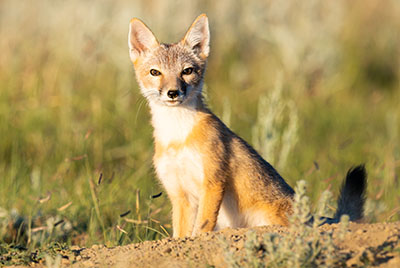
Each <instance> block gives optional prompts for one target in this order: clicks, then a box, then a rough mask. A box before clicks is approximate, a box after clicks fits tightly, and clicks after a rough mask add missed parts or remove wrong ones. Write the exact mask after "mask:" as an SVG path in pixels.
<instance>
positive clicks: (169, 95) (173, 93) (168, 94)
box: [167, 89, 179, 99]
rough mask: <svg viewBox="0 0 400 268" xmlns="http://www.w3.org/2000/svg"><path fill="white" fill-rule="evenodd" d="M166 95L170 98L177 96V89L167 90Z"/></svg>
mask: <svg viewBox="0 0 400 268" xmlns="http://www.w3.org/2000/svg"><path fill="white" fill-rule="evenodd" d="M167 96H168V97H170V98H171V99H175V98H177V97H178V96H179V91H178V90H175V89H173V90H168V92H167Z"/></svg>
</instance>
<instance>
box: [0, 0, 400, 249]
mask: <svg viewBox="0 0 400 268" xmlns="http://www.w3.org/2000/svg"><path fill="white" fill-rule="evenodd" d="M285 3H286V5H282V4H281V3H279V4H278V3H275V2H274V1H266V2H265V1H264V2H263V3H259V2H257V1H247V2H246V3H244V2H241V1H233V0H232V1H230V0H222V1H218V5H214V4H211V2H210V3H202V4H200V2H195V1H187V2H180V1H163V2H162V3H158V4H156V3H155V2H154V3H153V2H149V1H127V0H118V1H113V2H112V4H111V2H107V1H84V2H82V1H68V2H65V1H49V0H40V1H36V2H35V4H33V3H28V2H25V1H12V0H3V1H1V2H0V36H1V38H0V50H1V51H2V53H1V57H0V137H1V139H0V242H1V243H3V245H12V246H22V247H24V248H27V249H29V250H30V251H34V250H36V249H38V248H40V247H44V246H46V245H49V244H52V243H55V242H62V243H66V245H80V246H90V245H93V244H97V243H101V244H106V245H109V246H113V245H122V244H127V243H133V242H139V241H144V240H151V239H160V238H162V237H165V236H168V235H169V233H171V226H170V216H169V214H170V208H171V207H170V204H169V202H168V198H167V196H166V193H165V192H164V190H163V189H162V187H161V186H160V185H159V183H158V182H157V180H156V178H155V174H154V171H153V168H152V152H153V147H152V146H153V145H152V129H151V126H150V123H149V119H150V118H149V113H148V109H147V107H146V104H145V101H144V99H143V98H142V97H141V96H140V93H139V90H138V88H137V84H136V81H135V77H134V72H133V68H132V66H131V63H130V62H129V57H128V52H127V40H126V39H127V37H126V35H127V27H128V22H129V20H130V18H131V17H134V16H136V17H140V18H142V19H143V20H144V21H145V22H146V23H147V24H148V25H149V26H150V27H151V28H152V29H153V30H154V32H155V34H156V35H157V36H159V38H160V40H162V41H167V42H169V41H176V40H177V39H178V38H180V37H181V36H183V33H184V31H185V30H186V28H187V27H188V26H189V25H190V23H191V22H192V20H193V19H194V18H195V17H196V16H197V15H198V14H200V13H201V12H207V14H208V16H209V18H210V25H211V36H212V42H211V47H212V49H211V56H210V59H209V64H208V72H207V74H206V86H205V87H206V88H205V91H206V93H207V99H208V103H209V105H210V107H211V108H212V109H213V111H215V113H216V114H217V115H218V116H220V117H222V118H223V119H224V120H226V121H227V122H229V125H230V127H231V128H232V129H233V130H234V131H235V132H237V133H238V134H239V135H240V136H242V137H243V138H245V139H246V140H247V141H249V142H252V143H253V145H254V146H255V147H256V148H257V149H258V150H259V151H260V152H262V153H263V154H264V157H265V158H266V160H268V161H270V162H271V164H273V165H274V166H276V167H277V168H278V170H279V172H280V173H281V174H282V176H283V177H284V178H286V180H287V181H288V182H289V183H290V184H291V185H295V183H296V181H298V180H300V179H304V180H306V181H307V182H308V183H309V185H310V187H309V188H310V189H309V192H310V193H311V196H310V198H311V201H312V202H311V203H314V202H315V201H316V200H318V198H319V197H320V194H321V193H322V192H323V190H325V189H330V190H331V191H332V192H333V193H335V194H336V193H337V192H338V188H339V185H340V182H341V180H342V178H343V177H344V175H345V173H346V171H347V169H348V168H350V166H352V165H356V164H359V163H366V167H367V170H368V173H369V192H368V206H367V215H366V219H367V221H385V220H390V221H394V220H399V218H400V217H399V204H400V203H399V201H400V200H399V195H398V193H399V191H400V185H399V182H398V181H399V180H398V176H399V171H400V146H399V142H398V141H399V140H400V139H399V138H400V137H399V131H400V130H399V124H400V106H399V105H398V104H399V103H400V90H399V89H400V85H399V77H400V57H399V55H400V51H399V50H400V36H399V35H398V34H397V32H396V30H395V29H398V28H399V26H400V19H399V17H398V16H397V14H399V11H400V5H399V4H398V1H395V0H392V1H386V2H385V4H381V3H380V2H379V1H377V0H367V1H361V0H358V1H351V2H348V1H345V0H339V1H335V2H334V3H330V2H329V1H328V2H327V1H317V0H314V1H307V2H304V3H299V2H298V1H295V0H290V1H286V2H285ZM178 7H179V10H184V11H185V12H180V15H179V16H176V15H175V13H176V8H178ZM221 10H223V11H224V12H221ZM171 17H173V18H174V19H173V20H171V19H170V18H171ZM278 89H279V90H280V91H279V94H276V91H277V90H278ZM274 92H275V95H274ZM271 103H272V104H273V103H278V106H277V107H279V108H280V109H282V107H281V106H280V105H279V103H281V104H283V105H286V108H285V109H284V110H282V111H281V113H280V114H279V113H278V111H277V110H276V109H270V107H269V106H268V105H269V104H271ZM274 113H275V114H274ZM265 118H266V119H269V120H270V121H269V122H270V123H269V124H264V123H263V122H265ZM271 133H272V134H274V135H272V136H271ZM263 136H264V137H263ZM272 145H273V146H272ZM160 192H163V194H162V195H161V196H159V197H158V198H152V196H156V195H158V194H159V193H160ZM127 212H129V213H127ZM124 214H126V215H124Z"/></svg>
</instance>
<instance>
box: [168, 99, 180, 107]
mask: <svg viewBox="0 0 400 268" xmlns="http://www.w3.org/2000/svg"><path fill="white" fill-rule="evenodd" d="M164 103H165V104H166V105H167V106H177V105H179V104H181V103H182V100H167V101H164Z"/></svg>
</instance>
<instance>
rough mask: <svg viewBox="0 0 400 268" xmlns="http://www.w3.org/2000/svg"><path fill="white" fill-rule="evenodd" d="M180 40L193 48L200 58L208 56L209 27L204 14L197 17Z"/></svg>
mask: <svg viewBox="0 0 400 268" xmlns="http://www.w3.org/2000/svg"><path fill="white" fill-rule="evenodd" d="M181 42H182V43H183V44H184V45H186V46H189V47H190V48H191V49H193V50H194V51H195V53H196V54H198V55H199V56H200V57H201V58H202V59H206V58H207V57H208V54H209V53H210V29H209V27H208V18H207V16H206V14H201V15H200V16H198V17H197V19H196V20H195V21H194V22H193V24H192V26H190V28H189V30H188V31H187V32H186V34H185V37H184V38H183V39H182V41H181Z"/></svg>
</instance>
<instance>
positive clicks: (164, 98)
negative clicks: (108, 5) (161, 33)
mask: <svg viewBox="0 0 400 268" xmlns="http://www.w3.org/2000/svg"><path fill="white" fill-rule="evenodd" d="M128 39H129V41H128V44H129V54H130V58H131V60H132V63H133V65H134V69H135V73H136V78H137V80H138V83H139V86H140V88H141V91H142V94H143V96H144V97H145V98H147V99H148V101H149V103H150V105H153V104H154V105H163V106H180V105H189V106H192V105H193V104H195V103H196V102H197V101H199V100H200V99H201V90H202V86H203V75H204V71H205V67H206V62H207V57H208V54H209V50H210V48H209V42H210V31H209V27H208V19H207V16H206V15H205V14H202V15H200V16H199V17H197V19H196V20H195V21H194V22H193V24H192V26H191V27H190V28H189V30H188V31H187V32H186V34H185V36H184V37H183V39H182V40H181V41H179V42H177V43H174V44H163V43H159V42H158V41H157V39H156V37H155V36H154V34H153V33H152V32H151V30H150V29H149V28H148V27H147V26H146V25H145V24H144V23H143V22H142V21H140V20H139V19H136V18H135V19H132V20H131V22H130V25H129V36H128Z"/></svg>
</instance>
